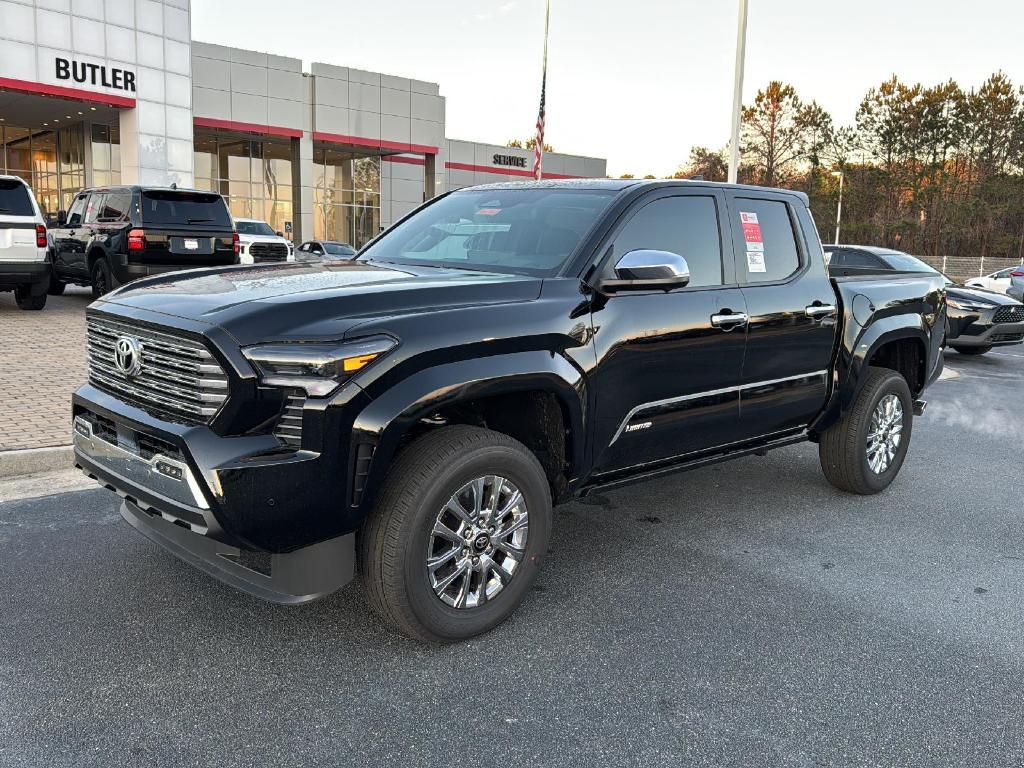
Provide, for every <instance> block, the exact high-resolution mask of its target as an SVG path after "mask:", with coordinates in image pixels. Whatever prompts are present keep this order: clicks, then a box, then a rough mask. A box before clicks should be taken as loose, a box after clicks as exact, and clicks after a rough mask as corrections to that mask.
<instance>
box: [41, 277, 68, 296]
mask: <svg viewBox="0 0 1024 768" xmlns="http://www.w3.org/2000/svg"><path fill="white" fill-rule="evenodd" d="M67 287H68V284H67V283H65V282H64V281H63V280H58V279H57V277H56V275H50V285H49V287H48V288H47V289H46V292H47V293H48V294H50V295H51V296H60V295H62V294H63V293H64V289H65V288H67Z"/></svg>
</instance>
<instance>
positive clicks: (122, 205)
mask: <svg viewBox="0 0 1024 768" xmlns="http://www.w3.org/2000/svg"><path fill="white" fill-rule="evenodd" d="M131 202H132V196H131V193H129V192H110V193H108V194H107V195H105V196H104V198H103V206H102V208H101V209H100V211H99V214H98V215H97V217H96V219H97V221H121V219H123V218H125V217H126V216H127V215H128V207H129V206H130V205H131Z"/></svg>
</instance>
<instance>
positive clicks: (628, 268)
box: [598, 249, 690, 293]
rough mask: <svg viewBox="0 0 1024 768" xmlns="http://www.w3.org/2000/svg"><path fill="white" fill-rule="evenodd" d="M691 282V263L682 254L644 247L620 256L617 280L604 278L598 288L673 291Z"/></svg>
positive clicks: (606, 290)
mask: <svg viewBox="0 0 1024 768" xmlns="http://www.w3.org/2000/svg"><path fill="white" fill-rule="evenodd" d="M689 282H690V266H689V264H687V263H686V259H684V258H683V257H682V256H680V255H679V254H678V253H672V252H671V251H651V250H647V249H641V250H636V251H630V252H629V253H627V254H625V255H624V256H623V257H622V258H620V259H619V261H618V263H616V265H615V279H611V280H602V281H601V282H600V284H599V285H598V289H599V290H601V291H603V292H605V293H619V292H621V291H657V290H662V291H671V290H672V289H673V288H682V287H683V286H685V285H688V284H689Z"/></svg>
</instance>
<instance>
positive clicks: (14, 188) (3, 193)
mask: <svg viewBox="0 0 1024 768" xmlns="http://www.w3.org/2000/svg"><path fill="white" fill-rule="evenodd" d="M0 213H2V214H4V215H5V216H34V215H35V211H33V210H32V200H31V199H30V198H29V196H28V189H27V188H26V187H25V185H24V184H22V183H21V182H20V181H15V180H14V179H0Z"/></svg>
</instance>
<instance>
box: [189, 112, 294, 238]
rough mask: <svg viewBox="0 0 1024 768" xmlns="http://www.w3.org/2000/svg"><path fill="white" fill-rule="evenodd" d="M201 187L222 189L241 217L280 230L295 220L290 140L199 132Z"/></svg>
mask: <svg viewBox="0 0 1024 768" xmlns="http://www.w3.org/2000/svg"><path fill="white" fill-rule="evenodd" d="M193 159H194V162H195V175H196V187H198V188H200V189H209V190H212V191H215V192H219V193H220V194H221V195H223V196H224V197H225V199H226V200H227V201H228V208H230V210H231V215H232V216H234V217H236V218H244V219H262V220H263V221H266V222H267V223H268V224H270V226H271V228H272V229H274V231H276V232H284V231H285V229H286V227H285V223H286V222H294V218H293V216H294V207H293V197H294V194H295V189H294V186H293V175H292V147H291V142H289V141H280V142H278V141H251V140H249V139H238V138H232V137H228V136H220V135H218V134H213V133H201V132H197V133H196V135H195V141H194V149H193Z"/></svg>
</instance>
